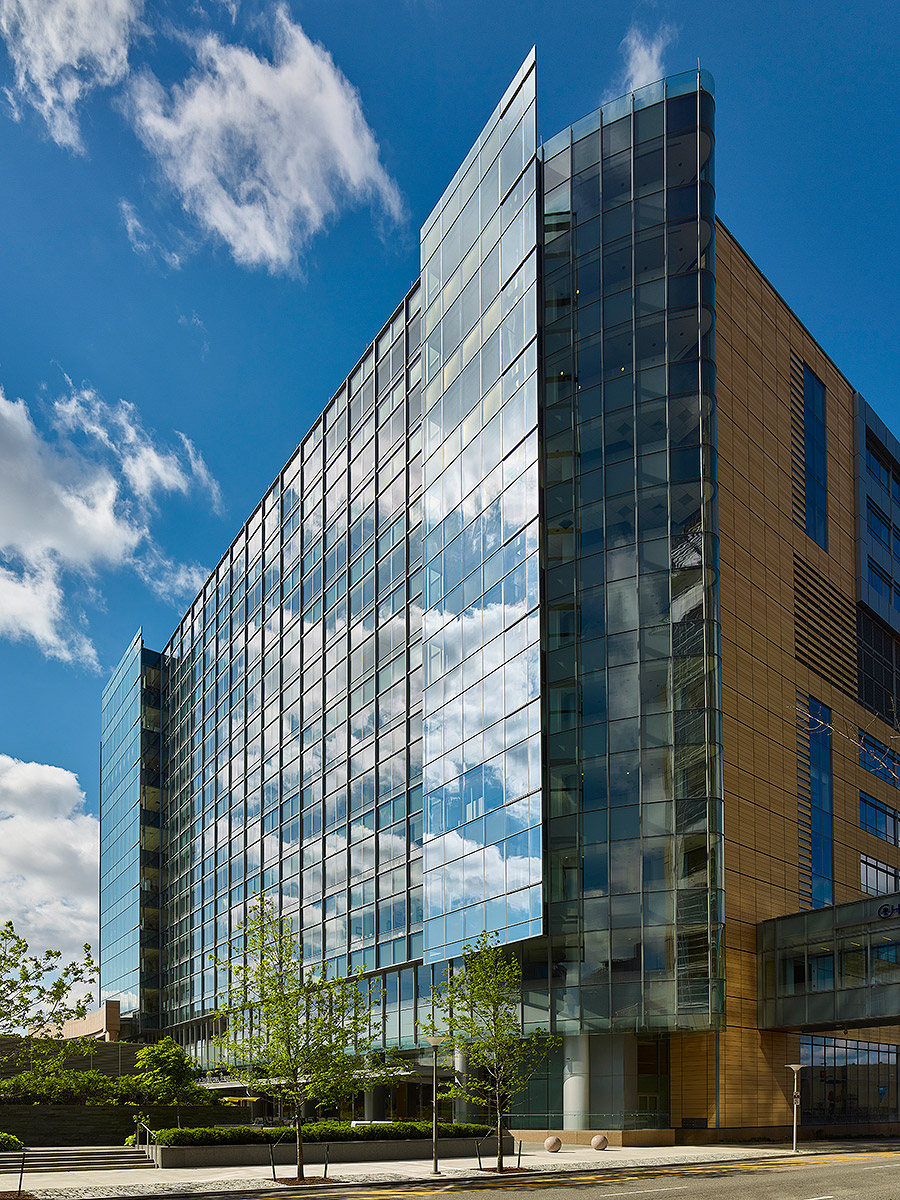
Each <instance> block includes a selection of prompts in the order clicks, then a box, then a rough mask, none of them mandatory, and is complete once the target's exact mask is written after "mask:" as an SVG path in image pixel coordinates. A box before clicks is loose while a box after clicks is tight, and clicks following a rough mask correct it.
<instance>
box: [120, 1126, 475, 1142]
mask: <svg viewBox="0 0 900 1200" xmlns="http://www.w3.org/2000/svg"><path fill="white" fill-rule="evenodd" d="M491 1132H492V1127H491V1126H489V1125H471V1124H460V1125H450V1124H439V1125H438V1136H439V1137H442V1138H451V1137H468V1138H481V1137H484V1136H485V1135H486V1134H488V1133H491ZM430 1137H431V1122H430V1121H392V1122H390V1124H384V1125H355V1126H352V1127H351V1125H350V1123H349V1121H310V1122H309V1123H308V1124H306V1125H304V1126H303V1140H304V1142H354V1141H360V1142H374V1141H379V1142H381V1141H395V1140H396V1141H400V1140H406V1139H410V1140H412V1139H424V1138H430ZM293 1138H294V1128H293V1126H292V1125H287V1126H283V1127H282V1126H279V1127H274V1128H272V1129H261V1128H260V1127H259V1126H251V1125H230V1126H228V1128H220V1127H217V1126H212V1127H210V1128H203V1129H158V1130H157V1131H156V1144H157V1145H158V1146H255V1145H266V1144H268V1143H275V1142H279V1141H292V1140H293ZM132 1144H133V1143H132Z"/></svg>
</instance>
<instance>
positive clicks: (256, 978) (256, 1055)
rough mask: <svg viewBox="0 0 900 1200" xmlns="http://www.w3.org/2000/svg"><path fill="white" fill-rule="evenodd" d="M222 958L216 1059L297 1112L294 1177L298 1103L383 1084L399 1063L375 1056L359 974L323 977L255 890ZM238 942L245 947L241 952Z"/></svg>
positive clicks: (376, 1027) (375, 1033) (320, 1103)
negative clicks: (230, 950)
mask: <svg viewBox="0 0 900 1200" xmlns="http://www.w3.org/2000/svg"><path fill="white" fill-rule="evenodd" d="M241 932H242V934H243V943H242V944H241V946H240V948H239V949H238V950H237V951H236V952H235V954H234V956H233V957H232V958H231V959H230V960H226V961H224V962H223V961H221V960H220V961H218V966H219V967H220V968H224V969H225V971H226V972H227V974H228V988H227V995H226V998H225V1003H224V1005H223V1006H222V1007H221V1009H220V1010H219V1012H218V1013H217V1014H216V1016H217V1017H218V1018H220V1019H221V1020H222V1022H223V1024H224V1031H223V1032H222V1033H221V1034H220V1035H219V1036H218V1037H216V1038H215V1039H214V1040H215V1043H216V1045H217V1047H218V1049H219V1052H220V1056H221V1060H222V1065H223V1066H225V1067H226V1068H227V1069H228V1071H229V1072H230V1073H231V1074H232V1075H233V1076H234V1077H235V1078H236V1079H240V1080H242V1081H243V1082H244V1083H246V1084H247V1085H248V1086H249V1087H252V1088H254V1089H258V1090H261V1091H266V1092H269V1093H272V1094H274V1095H277V1096H280V1097H281V1098H282V1099H283V1100H286V1101H287V1102H288V1104H289V1105H290V1106H291V1107H292V1108H293V1110H294V1112H295V1114H296V1117H297V1179H298V1180H302V1179H303V1178H304V1167H303V1133H302V1126H301V1121H300V1114H301V1108H302V1105H303V1103H304V1102H305V1101H311V1102H312V1103H314V1104H315V1105H316V1107H317V1108H323V1107H325V1106H326V1105H329V1104H334V1103H337V1102H338V1101H339V1100H341V1099H343V1098H345V1097H348V1096H352V1095H354V1094H355V1093H357V1092H360V1091H362V1090H363V1089H364V1088H365V1087H370V1086H374V1085H377V1084H384V1083H390V1082H392V1081H393V1080H394V1079H395V1078H396V1075H397V1073H398V1070H399V1064H398V1062H397V1060H396V1059H395V1058H394V1057H393V1056H391V1055H388V1056H384V1055H382V1054H375V1053H373V1051H372V1045H373V1043H375V1042H377V1041H378V1040H379V1039H380V1036H381V1026H380V1022H379V1021H378V1020H377V1019H374V1018H373V1017H372V1014H371V1011H370V1007H369V999H368V985H367V984H363V983H362V981H361V980H360V978H359V976H360V972H358V971H356V972H351V973H350V974H349V975H347V976H345V977H344V976H331V975H329V973H328V967H327V964H326V963H324V962H321V963H316V964H314V965H313V966H305V965H304V963H303V955H302V950H301V947H300V945H299V944H298V941H297V938H296V935H295V934H294V932H293V930H292V929H291V924H290V919H289V918H287V917H284V916H279V914H278V913H277V912H276V910H275V908H274V906H273V905H272V904H271V902H270V901H268V900H266V899H263V898H262V897H260V898H259V899H258V900H257V901H256V902H255V903H254V905H253V906H252V907H251V909H250V912H249V915H248V919H247V922H246V924H245V925H244V927H243V930H242V931H241ZM244 948H246V953H245V952H244Z"/></svg>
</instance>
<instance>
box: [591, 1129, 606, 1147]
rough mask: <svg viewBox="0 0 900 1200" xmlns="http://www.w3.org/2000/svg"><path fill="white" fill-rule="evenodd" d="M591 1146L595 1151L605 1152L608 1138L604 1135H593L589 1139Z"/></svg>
mask: <svg viewBox="0 0 900 1200" xmlns="http://www.w3.org/2000/svg"><path fill="white" fill-rule="evenodd" d="M591 1145H592V1146H593V1147H594V1149H595V1150H605V1149H606V1147H607V1146H608V1145H609V1138H608V1137H606V1135H605V1134H602V1133H595V1134H594V1136H593V1137H592V1138H591Z"/></svg>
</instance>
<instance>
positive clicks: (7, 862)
mask: <svg viewBox="0 0 900 1200" xmlns="http://www.w3.org/2000/svg"><path fill="white" fill-rule="evenodd" d="M0 611H2V604H0ZM99 835H100V825H99V822H98V821H97V818H96V817H93V816H91V815H89V814H88V813H87V812H85V809H84V793H83V792H82V791H81V789H80V787H79V786H78V779H77V778H76V776H75V775H73V774H72V772H71V771H64V770H62V769H61V768H60V767H51V766H46V765H44V764H43V763H34V762H31V763H26V762H20V761H19V760H18V759H16V758H10V757H9V755H6V754H0V892H2V895H3V919H4V920H11V921H12V922H13V924H14V925H15V927H16V932H17V933H18V934H20V935H21V936H22V937H24V938H25V940H26V941H27V942H28V944H29V947H30V950H31V952H32V953H34V954H41V953H43V951H44V950H46V949H50V950H61V951H62V953H63V959H64V961H66V962H68V961H69V960H71V959H76V958H80V957H81V955H82V949H81V948H82V946H83V945H84V943H85V942H90V943H91V945H92V947H93V949H94V952H95V957H96V951H97V928H98V927H97V859H98V844H99ZM95 993H96V989H95Z"/></svg>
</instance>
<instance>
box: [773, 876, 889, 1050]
mask: <svg viewBox="0 0 900 1200" xmlns="http://www.w3.org/2000/svg"><path fill="white" fill-rule="evenodd" d="M757 948H758V954H759V957H758V987H759V1026H760V1028H761V1029H784V1030H790V1031H794V1032H800V1031H803V1032H810V1031H812V1030H824V1029H835V1028H838V1029H847V1028H850V1027H851V1026H852V1027H855V1028H859V1027H861V1026H877V1025H895V1024H897V1023H900V892H893V893H891V894H890V895H887V896H872V897H868V898H867V899H865V900H852V901H851V902H850V903H849V904H835V905H833V906H831V907H829V908H818V909H815V910H813V911H812V912H800V913H792V914H791V915H790V916H787V917H776V918H774V920H771V921H763V922H761V923H760V924H759V925H758V926H757Z"/></svg>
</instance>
